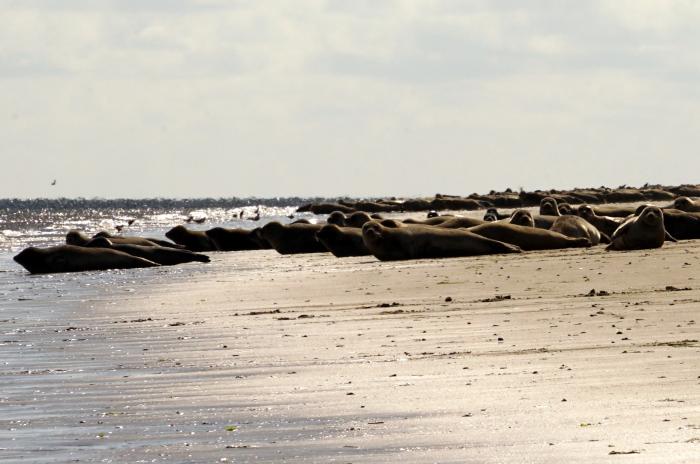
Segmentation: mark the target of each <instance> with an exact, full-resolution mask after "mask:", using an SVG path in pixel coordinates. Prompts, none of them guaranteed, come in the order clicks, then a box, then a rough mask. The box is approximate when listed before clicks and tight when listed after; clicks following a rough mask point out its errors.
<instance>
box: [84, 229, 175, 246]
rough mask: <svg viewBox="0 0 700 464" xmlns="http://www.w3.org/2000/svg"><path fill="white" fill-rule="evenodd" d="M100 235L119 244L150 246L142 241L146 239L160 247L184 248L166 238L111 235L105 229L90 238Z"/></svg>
mask: <svg viewBox="0 0 700 464" xmlns="http://www.w3.org/2000/svg"><path fill="white" fill-rule="evenodd" d="M100 237H105V238H108V239H110V240H111V241H112V243H121V244H125V245H142V246H151V245H148V244H146V242H144V240H148V241H149V242H151V243H152V244H155V245H159V246H162V247H168V248H178V249H182V248H184V247H183V246H182V245H178V244H177V243H173V242H169V241H167V240H161V239H159V238H151V237H127V236H124V235H112V234H110V233H109V232H105V231H102V232H98V233H96V234H95V235H93V236H92V238H100Z"/></svg>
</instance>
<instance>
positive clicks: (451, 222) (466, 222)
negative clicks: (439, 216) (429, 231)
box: [435, 216, 485, 229]
mask: <svg viewBox="0 0 700 464" xmlns="http://www.w3.org/2000/svg"><path fill="white" fill-rule="evenodd" d="M484 222H485V221H484V220H483V219H478V218H471V217H460V216H456V217H453V218H451V219H448V220H447V221H445V222H442V223H440V224H436V225H435V227H441V228H443V229H460V228H468V227H474V226H478V225H480V224H483V223H484Z"/></svg>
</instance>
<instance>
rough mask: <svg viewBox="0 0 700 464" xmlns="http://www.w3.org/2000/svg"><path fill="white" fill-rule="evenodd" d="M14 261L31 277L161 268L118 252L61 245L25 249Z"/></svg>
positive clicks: (150, 262) (147, 261)
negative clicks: (60, 273) (34, 275)
mask: <svg viewBox="0 0 700 464" xmlns="http://www.w3.org/2000/svg"><path fill="white" fill-rule="evenodd" d="M14 260H15V261H16V262H17V263H18V264H20V265H21V266H22V267H24V268H25V269H26V270H28V271H29V272H31V273H32V274H47V273H54V272H81V271H104V270H107V269H132V268H137V267H153V266H158V265H159V264H157V263H154V262H153V261H149V260H147V259H143V258H138V257H136V256H131V255H129V254H127V253H123V252H121V251H117V250H109V249H104V248H85V247H81V246H75V245H60V246H55V247H49V248H36V247H29V248H25V249H24V250H22V252H20V253H19V254H18V255H17V256H15V257H14Z"/></svg>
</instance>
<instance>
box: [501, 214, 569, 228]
mask: <svg viewBox="0 0 700 464" xmlns="http://www.w3.org/2000/svg"><path fill="white" fill-rule="evenodd" d="M558 217H559V216H545V215H541V214H535V215H533V214H532V213H531V212H529V211H528V210H526V209H519V210H516V211H514V212H513V216H511V219H510V221H509V222H510V223H511V224H516V225H520V226H530V227H537V228H538V229H546V230H549V229H550V227H552V225H553V224H554V221H556V220H557V218H558Z"/></svg>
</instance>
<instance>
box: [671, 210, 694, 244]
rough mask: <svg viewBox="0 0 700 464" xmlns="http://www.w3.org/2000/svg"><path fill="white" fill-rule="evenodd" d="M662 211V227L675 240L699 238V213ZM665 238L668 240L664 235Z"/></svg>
mask: <svg viewBox="0 0 700 464" xmlns="http://www.w3.org/2000/svg"><path fill="white" fill-rule="evenodd" d="M663 211H664V228H665V229H666V233H667V234H669V235H670V236H671V237H673V238H675V239H676V240H693V239H698V238H700V213H687V212H685V211H678V210H668V209H665V210H663ZM666 240H669V238H668V237H666Z"/></svg>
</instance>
